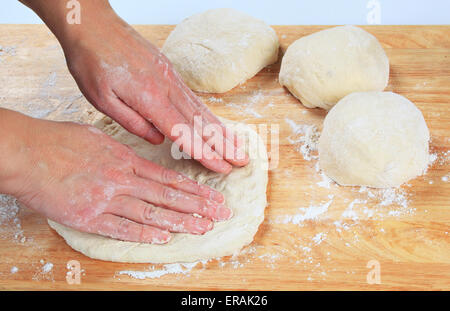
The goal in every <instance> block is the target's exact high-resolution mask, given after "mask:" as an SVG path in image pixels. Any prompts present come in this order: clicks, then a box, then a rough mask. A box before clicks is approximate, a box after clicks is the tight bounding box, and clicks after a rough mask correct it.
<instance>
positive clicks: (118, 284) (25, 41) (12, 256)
mask: <svg viewBox="0 0 450 311" xmlns="http://www.w3.org/2000/svg"><path fill="white" fill-rule="evenodd" d="M136 28H137V30H138V31H139V32H140V33H142V34H143V36H144V37H146V38H147V39H149V40H150V41H151V42H153V43H155V44H157V45H158V46H162V44H163V42H164V40H165V38H166V37H167V35H168V34H169V32H170V31H171V30H172V29H173V26H136ZM324 28H327V27H323V26H274V29H275V30H276V31H277V33H278V36H279V38H280V42H281V49H282V51H283V52H284V51H285V50H286V48H287V47H288V46H289V44H290V43H292V42H293V41H294V40H296V39H298V38H299V37H301V36H304V35H307V34H310V33H313V32H316V31H318V30H321V29H324ZM363 28H364V29H366V30H367V31H369V32H370V33H372V34H373V35H375V36H376V37H377V38H378V39H379V40H380V42H381V44H382V45H383V47H384V48H385V49H386V52H387V55H388V57H389V59H390V64H391V67H390V68H391V74H390V81H389V86H388V87H387V90H389V91H395V92H397V93H399V94H402V95H404V96H406V97H407V98H409V99H410V100H411V101H413V102H414V103H415V104H416V105H417V106H418V107H419V108H420V110H421V111H422V112H423V114H424V117H425V120H426V121H427V124H428V127H429V128H430V132H431V137H432V140H431V153H433V154H434V155H435V158H436V160H435V161H434V163H433V164H432V166H431V167H430V169H429V170H428V172H427V174H426V175H425V176H422V177H419V178H417V179H415V180H412V181H411V182H409V183H408V184H407V185H404V186H403V187H402V188H401V189H397V190H395V191H391V192H381V191H375V190H370V189H364V188H363V189H360V188H357V187H338V186H336V185H335V184H330V185H328V183H327V182H326V181H325V182H322V179H323V177H322V176H321V175H320V172H317V171H316V163H317V161H316V160H315V159H309V158H308V157H306V158H308V159H305V158H304V156H303V153H302V152H301V150H300V149H299V148H300V147H301V146H302V145H305V138H306V137H307V136H308V135H307V134H308V132H306V136H305V131H306V130H307V129H314V127H312V126H314V125H315V126H316V127H317V130H318V131H320V129H321V124H322V121H323V118H324V116H325V111H323V110H321V109H306V108H305V107H303V106H302V105H301V103H300V102H299V101H297V100H296V99H295V98H293V97H292V96H290V95H289V93H288V92H287V91H286V90H285V89H283V88H282V87H281V86H280V85H279V84H278V81H277V77H278V72H279V67H280V61H279V62H277V63H276V64H274V65H271V66H269V67H267V68H265V69H264V70H262V71H261V72H260V73H259V74H258V75H257V76H256V77H254V78H252V79H251V80H249V81H247V83H245V84H243V85H241V86H238V87H236V88H235V89H233V90H232V91H230V92H228V93H225V94H209V95H201V94H200V96H201V97H202V98H203V99H204V100H205V102H206V103H207V104H208V106H209V107H211V109H212V110H213V111H214V112H215V113H216V114H218V115H220V116H223V117H226V118H229V119H234V120H242V121H245V122H247V123H251V124H271V125H272V126H275V125H278V126H279V133H280V136H279V137H280V148H279V156H280V157H279V164H278V166H277V167H275V168H274V169H272V170H271V171H270V172H269V187H268V191H267V196H268V201H269V206H268V207H267V209H266V219H265V221H264V223H263V224H262V225H261V226H260V228H259V231H258V233H257V235H256V236H255V239H254V242H253V243H252V244H251V245H250V246H248V247H246V248H245V249H244V250H243V252H242V253H241V254H239V255H236V256H234V257H227V258H220V259H214V260H211V261H208V262H206V263H198V264H196V265H195V266H194V267H192V266H182V265H175V266H164V265H150V264H123V263H112V262H102V261H99V260H93V259H90V258H87V257H85V256H83V255H82V254H80V253H78V252H76V251H73V250H72V249H71V248H70V247H69V246H68V245H66V243H65V242H64V240H63V239H62V238H61V237H59V236H58V235H57V234H56V233H55V232H54V231H53V230H51V229H50V228H49V227H48V225H47V223H46V220H45V219H44V218H42V217H41V216H39V215H37V214H35V213H33V212H31V211H30V210H27V209H26V208H20V209H19V210H16V209H15V207H14V205H13V204H11V202H9V203H5V202H3V203H0V205H2V204H3V207H2V208H0V223H1V225H0V258H1V260H0V289H7V290H15V289H35V290H40V289H68V290H72V289H74V290H75V289H88V290H104V289H117V290H134V289H138V290H166V289H177V290H185V289H213V290H214V289H235V290H248V289H268V290H281V289H288V290H350V289H352V290H377V289H394V290H431V289H446V290H449V289H450V236H449V231H450V183H449V182H448V179H449V174H450V164H449V157H450V152H449V149H450V140H449V134H450V26H364V27H363ZM0 45H1V48H0V106H1V107H6V108H10V109H16V110H19V111H23V112H26V113H29V114H31V115H33V116H37V117H44V118H48V119H55V120H74V121H82V122H92V121H94V120H95V118H96V117H98V114H97V113H95V112H94V109H93V108H92V107H90V105H89V104H88V103H87V102H86V100H85V99H84V98H83V97H82V96H81V93H80V92H79V90H78V88H77V86H76V84H75V83H74V81H73V79H72V78H71V76H70V74H69V73H68V71H67V68H66V65H65V61H64V56H63V53H62V51H61V49H60V48H59V45H58V43H57V41H56V40H55V39H54V37H53V35H52V34H51V33H50V32H49V31H48V30H47V29H46V28H45V27H44V26H38V25H0ZM280 59H281V57H280ZM292 126H294V127H292ZM273 128H275V127H273ZM295 129H297V131H298V132H297V134H295V133H294V131H293V130H295ZM312 155H313V156H314V153H313V154H312ZM3 201H5V198H3ZM0 202H1V201H0ZM5 206H8V208H6V207H5ZM218 243H219V244H220V241H218ZM69 260H77V261H79V262H80V264H81V269H83V274H82V276H81V284H79V285H69V284H68V283H67V282H66V273H67V271H68V270H67V268H66V263H67V262H68V261H69ZM369 261H375V263H378V264H379V268H380V281H381V284H369V283H368V282H367V274H368V273H369V272H370V271H371V270H373V268H368V262H369ZM49 263H51V264H49ZM13 267H16V268H17V269H18V271H16V272H15V273H12V272H14V271H15V269H13V270H11V269H12V268H13ZM126 270H130V271H147V272H148V271H150V272H151V273H148V274H147V276H148V277H153V278H146V279H143V280H140V279H136V278H135V277H130V276H129V275H127V274H119V272H120V271H126ZM170 272H177V273H170Z"/></svg>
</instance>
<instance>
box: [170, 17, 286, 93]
mask: <svg viewBox="0 0 450 311" xmlns="http://www.w3.org/2000/svg"><path fill="white" fill-rule="evenodd" d="M278 47H279V43H278V37H277V35H276V33H275V31H274V30H273V29H272V28H271V27H270V26H269V25H267V24H266V23H265V22H263V21H261V20H259V19H256V18H254V17H251V16H249V15H247V14H244V13H242V12H239V11H236V10H234V9H214V10H208V11H206V12H203V13H200V14H195V15H193V16H191V17H188V18H186V19H185V20H183V21H182V22H181V23H180V24H179V25H177V27H176V28H175V29H174V30H173V31H172V32H171V33H170V35H169V37H168V38H167V40H166V42H165V43H164V46H163V48H162V52H163V53H164V54H165V55H166V56H167V57H168V58H169V59H170V61H171V62H172V64H173V65H174V66H175V68H176V70H177V72H178V73H179V74H180V75H181V76H182V77H183V80H184V82H185V83H186V84H187V85H188V86H189V87H190V88H191V89H192V90H194V91H198V92H205V93H223V92H227V91H229V90H231V89H232V88H234V87H235V86H237V85H238V84H239V83H243V82H245V81H246V80H247V79H250V78H251V77H253V76H254V75H255V74H257V73H258V72H259V71H260V70H261V69H263V68H264V67H266V66H267V65H270V64H272V63H274V62H276V61H277V59H278Z"/></svg>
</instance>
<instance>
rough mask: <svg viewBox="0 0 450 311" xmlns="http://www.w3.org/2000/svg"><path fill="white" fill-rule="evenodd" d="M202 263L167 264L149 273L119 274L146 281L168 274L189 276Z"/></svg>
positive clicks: (152, 268)
mask: <svg viewBox="0 0 450 311" xmlns="http://www.w3.org/2000/svg"><path fill="white" fill-rule="evenodd" d="M200 262H201V261H197V262H192V263H174V264H166V265H164V266H163V268H162V269H159V270H156V269H155V267H154V266H153V267H151V270H149V271H132V270H123V271H119V272H117V274H118V275H128V276H130V277H132V278H135V279H139V280H144V279H156V278H160V277H162V276H164V275H167V274H189V272H191V270H192V269H193V268H194V267H195V266H196V265H197V264H198V263H200Z"/></svg>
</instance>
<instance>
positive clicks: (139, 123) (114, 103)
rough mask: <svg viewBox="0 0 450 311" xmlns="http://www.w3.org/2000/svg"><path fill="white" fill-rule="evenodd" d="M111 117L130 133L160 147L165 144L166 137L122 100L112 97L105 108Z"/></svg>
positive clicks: (105, 111)
mask: <svg viewBox="0 0 450 311" xmlns="http://www.w3.org/2000/svg"><path fill="white" fill-rule="evenodd" d="M103 110H104V113H105V114H107V115H109V116H110V117H111V118H113V119H114V120H115V121H117V122H118V123H119V124H120V125H121V126H123V127H124V128H125V129H126V130H127V131H129V132H130V133H132V134H134V135H136V136H139V137H142V138H143V139H145V140H147V141H148V142H150V143H152V144H155V145H159V144H161V143H162V142H164V135H163V134H161V132H160V131H159V130H158V129H157V128H156V127H155V126H154V125H153V124H152V123H150V122H149V121H147V120H146V119H144V118H143V117H142V116H141V115H139V113H137V112H136V111H134V110H133V109H131V108H130V107H129V106H127V105H126V104H125V103H124V102H123V101H122V100H121V99H120V98H117V97H112V96H111V97H110V99H109V104H108V105H107V106H106V107H103Z"/></svg>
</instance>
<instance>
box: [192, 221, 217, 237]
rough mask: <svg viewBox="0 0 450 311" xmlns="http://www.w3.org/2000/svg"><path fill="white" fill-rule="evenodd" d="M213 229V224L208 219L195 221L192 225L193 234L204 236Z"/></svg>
mask: <svg viewBox="0 0 450 311" xmlns="http://www.w3.org/2000/svg"><path fill="white" fill-rule="evenodd" d="M213 227H214V223H213V222H212V221H210V220H208V219H196V220H195V224H194V228H195V231H194V232H193V233H195V234H205V233H206V232H208V231H210V230H211V229H212V228H213Z"/></svg>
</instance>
